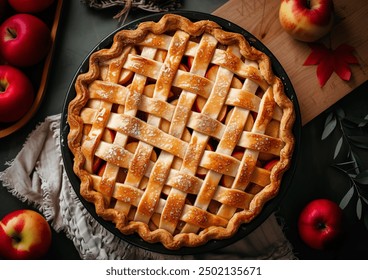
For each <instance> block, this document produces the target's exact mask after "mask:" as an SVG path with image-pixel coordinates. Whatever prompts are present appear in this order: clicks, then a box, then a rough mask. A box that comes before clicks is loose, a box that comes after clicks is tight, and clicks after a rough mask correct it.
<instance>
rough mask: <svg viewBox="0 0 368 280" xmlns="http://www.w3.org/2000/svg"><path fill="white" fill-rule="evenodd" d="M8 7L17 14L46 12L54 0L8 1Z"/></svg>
mask: <svg viewBox="0 0 368 280" xmlns="http://www.w3.org/2000/svg"><path fill="white" fill-rule="evenodd" d="M8 2H9V4H10V6H12V8H13V9H14V10H15V11H16V12H18V13H31V14H32V13H38V12H42V11H43V10H46V9H47V8H48V7H50V6H51V4H52V3H53V2H54V0H8Z"/></svg>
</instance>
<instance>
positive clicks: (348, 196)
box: [339, 187, 354, 209]
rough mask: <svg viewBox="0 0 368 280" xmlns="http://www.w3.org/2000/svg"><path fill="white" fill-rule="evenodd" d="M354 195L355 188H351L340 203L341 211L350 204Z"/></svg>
mask: <svg viewBox="0 0 368 280" xmlns="http://www.w3.org/2000/svg"><path fill="white" fill-rule="evenodd" d="M353 195H354V187H351V188H350V189H349V190H348V192H347V193H346V194H345V195H344V197H343V198H342V199H341V201H340V204H339V206H340V208H341V209H344V208H345V207H346V206H347V205H348V204H349V202H350V200H351V198H352V197H353Z"/></svg>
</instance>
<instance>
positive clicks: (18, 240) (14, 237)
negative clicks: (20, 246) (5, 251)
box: [12, 235, 22, 243]
mask: <svg viewBox="0 0 368 280" xmlns="http://www.w3.org/2000/svg"><path fill="white" fill-rule="evenodd" d="M12 239H13V240H14V241H15V243H19V242H20V241H21V240H22V239H21V238H20V237H19V236H18V235H13V236H12Z"/></svg>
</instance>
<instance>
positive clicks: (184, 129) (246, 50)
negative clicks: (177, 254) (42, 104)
mask: <svg viewBox="0 0 368 280" xmlns="http://www.w3.org/2000/svg"><path fill="white" fill-rule="evenodd" d="M75 89H76V93H77V96H76V97H75V99H74V100H73V101H72V102H71V103H70V105H69V114H68V122H69V124H70V134H69V138H68V141H69V147H70V149H71V151H72V152H73V154H74V156H75V163H74V171H75V173H76V174H77V175H78V176H79V178H80V179H81V188H80V191H81V194H82V196H83V197H84V198H85V199H86V200H88V201H90V202H93V203H94V204H95V206H96V212H97V213H98V215H100V216H102V217H103V218H104V219H106V220H110V221H113V222H114V223H115V224H116V227H117V228H118V229H119V230H120V231H121V232H122V233H123V234H132V233H134V232H138V234H139V235H140V236H141V237H142V238H143V239H144V240H146V241H147V242H162V243H163V245H164V246H166V247H167V248H169V249H178V248H180V247H182V246H198V245H201V244H204V243H205V242H207V241H208V240H209V239H222V238H228V237H231V236H232V235H233V234H234V233H235V232H236V231H237V229H238V227H239V225H240V224H242V223H248V222H250V221H251V220H252V219H253V218H254V217H255V216H257V215H258V214H259V213H260V211H261V209H262V207H263V205H264V204H265V203H266V201H268V200H269V199H271V198H272V197H274V196H275V195H276V194H277V192H278V190H279V186H280V181H281V178H282V175H283V173H284V171H285V170H286V169H287V168H288V166H289V164H290V160H291V156H292V150H293V146H294V140H293V135H292V133H291V129H292V125H293V122H294V111H293V106H292V103H291V102H290V100H289V99H288V98H287V97H286V95H285V94H284V92H283V86H282V83H281V82H280V79H279V78H277V77H276V76H275V75H274V74H273V72H272V70H271V64H270V60H269V58H268V57H267V56H266V55H265V54H264V53H262V52H260V51H258V50H256V49H255V48H253V47H251V46H250V45H249V44H248V42H247V41H246V40H245V39H244V37H242V36H241V35H240V34H235V33H230V32H225V31H223V30H222V29H221V28H220V26H218V25H217V24H216V23H214V22H211V21H199V22H196V23H192V22H190V21H189V20H188V19H186V18H183V17H181V16H178V15H165V16H164V17H163V18H162V19H161V20H160V21H159V22H158V23H154V22H144V23H142V24H140V25H139V26H138V28H137V29H136V30H122V31H119V32H118V33H117V34H116V36H115V37H114V42H113V44H112V46H111V48H109V49H103V50H99V51H96V52H95V53H93V54H92V55H91V57H90V64H89V70H88V72H87V73H83V74H80V75H79V77H78V78H77V81H76V84H75ZM272 163H276V164H275V165H273V164H272ZM272 165H273V167H271V166H272Z"/></svg>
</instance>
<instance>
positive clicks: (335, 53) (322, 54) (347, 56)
mask: <svg viewBox="0 0 368 280" xmlns="http://www.w3.org/2000/svg"><path fill="white" fill-rule="evenodd" d="M309 47H310V48H311V49H312V52H311V54H310V55H309V56H308V57H307V59H306V60H305V62H304V64H303V65H305V66H309V65H318V66H317V78H318V82H319V84H320V86H321V87H323V86H324V85H325V84H326V82H327V81H328V79H329V78H330V77H331V75H332V73H333V72H335V73H336V74H337V75H338V76H339V77H340V78H341V79H342V80H344V81H349V80H350V77H351V70H350V67H349V64H359V62H358V59H357V58H356V57H355V56H354V55H353V51H354V48H353V47H352V46H349V45H347V44H341V45H340V46H338V47H337V48H336V49H335V50H332V49H329V48H327V47H326V46H325V45H323V44H309Z"/></svg>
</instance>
